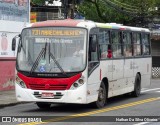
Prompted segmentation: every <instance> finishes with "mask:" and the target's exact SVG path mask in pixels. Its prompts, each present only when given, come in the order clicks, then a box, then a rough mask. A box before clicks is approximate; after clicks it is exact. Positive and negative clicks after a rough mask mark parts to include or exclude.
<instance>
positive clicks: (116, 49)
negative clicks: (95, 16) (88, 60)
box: [111, 31, 122, 58]
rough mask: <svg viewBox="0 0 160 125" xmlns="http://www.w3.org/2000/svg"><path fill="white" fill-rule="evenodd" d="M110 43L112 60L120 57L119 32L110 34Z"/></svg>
mask: <svg viewBox="0 0 160 125" xmlns="http://www.w3.org/2000/svg"><path fill="white" fill-rule="evenodd" d="M111 42H112V50H113V57H114V58H120V57H122V43H121V35H120V32H119V31H112V32H111Z"/></svg>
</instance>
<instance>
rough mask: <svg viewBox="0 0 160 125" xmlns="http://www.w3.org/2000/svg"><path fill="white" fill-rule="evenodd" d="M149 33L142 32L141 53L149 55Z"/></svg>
mask: <svg viewBox="0 0 160 125" xmlns="http://www.w3.org/2000/svg"><path fill="white" fill-rule="evenodd" d="M149 41H150V39H149V34H144V33H143V34H142V46H143V55H150V42H149Z"/></svg>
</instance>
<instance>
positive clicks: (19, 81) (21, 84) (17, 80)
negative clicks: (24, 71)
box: [16, 75, 27, 88]
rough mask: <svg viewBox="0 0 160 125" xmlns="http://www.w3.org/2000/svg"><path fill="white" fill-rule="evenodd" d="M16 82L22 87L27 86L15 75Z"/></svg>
mask: <svg viewBox="0 0 160 125" xmlns="http://www.w3.org/2000/svg"><path fill="white" fill-rule="evenodd" d="M16 83H17V84H18V85H19V86H21V87H22V88H27V87H26V84H25V83H24V82H23V81H22V79H20V78H19V77H18V76H17V75H16Z"/></svg>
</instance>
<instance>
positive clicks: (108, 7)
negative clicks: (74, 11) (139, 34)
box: [78, 0, 160, 24]
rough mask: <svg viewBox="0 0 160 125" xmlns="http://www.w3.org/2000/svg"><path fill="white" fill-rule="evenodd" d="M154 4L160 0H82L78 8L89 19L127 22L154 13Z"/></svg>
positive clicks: (157, 4)
mask: <svg viewBox="0 0 160 125" xmlns="http://www.w3.org/2000/svg"><path fill="white" fill-rule="evenodd" d="M155 6H159V7H160V0H84V2H83V4H81V5H80V6H79V7H78V10H79V12H80V13H82V14H83V15H84V16H85V18H86V19H89V20H93V21H97V22H117V23H123V24H129V23H130V22H132V21H134V20H135V19H142V20H145V18H149V17H150V16H152V15H154V13H155V12H156V11H155ZM142 20H141V22H142Z"/></svg>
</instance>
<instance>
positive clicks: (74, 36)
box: [17, 27, 87, 73]
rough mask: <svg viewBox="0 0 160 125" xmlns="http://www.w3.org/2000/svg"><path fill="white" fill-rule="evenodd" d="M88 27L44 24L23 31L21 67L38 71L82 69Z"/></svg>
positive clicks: (78, 70)
mask: <svg viewBox="0 0 160 125" xmlns="http://www.w3.org/2000/svg"><path fill="white" fill-rule="evenodd" d="M86 38H87V30H86V29H83V28H67V27H42V28H26V29H24V30H23V31H22V34H21V38H20V40H19V45H18V50H17V51H18V52H17V69H18V70H20V71H25V72H34V73H67V72H80V71H82V70H84V68H85V66H86Z"/></svg>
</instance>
